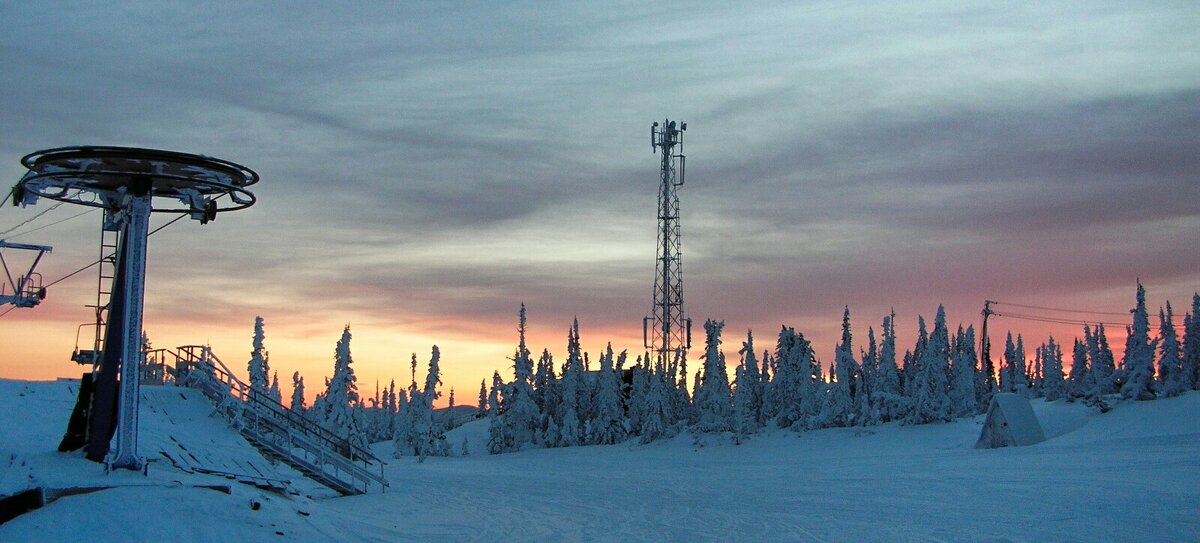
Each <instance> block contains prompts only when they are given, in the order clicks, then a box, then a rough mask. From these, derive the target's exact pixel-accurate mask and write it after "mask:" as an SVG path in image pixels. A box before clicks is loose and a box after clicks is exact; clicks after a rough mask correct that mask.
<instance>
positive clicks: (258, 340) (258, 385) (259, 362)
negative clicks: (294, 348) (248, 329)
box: [246, 317, 271, 395]
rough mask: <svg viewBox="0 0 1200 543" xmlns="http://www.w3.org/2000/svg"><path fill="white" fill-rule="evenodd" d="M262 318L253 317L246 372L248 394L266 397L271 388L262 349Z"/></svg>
mask: <svg viewBox="0 0 1200 543" xmlns="http://www.w3.org/2000/svg"><path fill="white" fill-rule="evenodd" d="M265 338H266V335H265V334H264V333H263V318H262V317H254V339H253V342H252V344H251V346H252V350H251V351H250V361H249V362H248V363H247V364H246V371H247V373H248V374H249V375H250V392H251V393H258V394H263V395H266V394H267V393H268V390H269V389H270V387H271V381H270V368H269V367H268V364H269V363H268V362H267V350H266V348H265V347H263V340H264V339H265Z"/></svg>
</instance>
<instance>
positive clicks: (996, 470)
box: [0, 283, 1200, 541]
mask: <svg viewBox="0 0 1200 543" xmlns="http://www.w3.org/2000/svg"><path fill="white" fill-rule="evenodd" d="M1150 315H1151V311H1150V309H1149V308H1148V307H1147V306H1146V303H1145V291H1144V289H1143V287H1142V286H1141V284H1140V283H1139V284H1138V286H1137V291H1136V295H1135V307H1134V310H1133V311H1132V317H1133V318H1132V324H1130V325H1129V327H1128V329H1127V330H1126V333H1127V334H1126V335H1127V338H1128V339H1126V342H1125V349H1124V355H1123V356H1121V357H1120V358H1119V359H1118V357H1115V356H1114V354H1113V350H1112V349H1111V347H1110V345H1109V341H1108V338H1107V331H1106V327H1105V326H1104V325H1103V324H1098V325H1097V326H1091V325H1089V326H1086V327H1084V328H1083V329H1081V330H1080V337H1077V338H1067V339H1065V340H1064V338H1055V337H1049V336H1047V337H1046V338H1045V339H1042V338H1025V337H1022V336H1019V335H1018V336H1017V337H1012V336H1011V335H1010V334H1003V333H1002V332H995V334H996V335H997V337H1000V336H1001V334H1003V337H1004V338H1005V339H1004V343H1003V346H1002V347H1001V346H999V345H997V349H995V350H994V351H993V352H995V353H996V355H997V358H998V359H999V361H1000V363H999V365H998V366H997V367H996V368H995V372H994V373H993V372H989V371H987V370H986V364H985V363H984V362H981V361H980V353H979V339H980V338H979V336H978V335H977V333H976V330H975V328H974V326H973V325H966V326H963V325H952V324H951V321H949V320H948V316H947V315H946V314H945V311H944V310H943V309H942V308H941V307H938V308H936V310H935V311H934V312H933V318H932V319H929V320H927V319H924V318H920V319H918V330H917V334H916V341H915V342H914V344H913V345H912V346H899V345H897V344H896V330H895V325H894V323H895V321H896V316H895V315H894V314H888V315H884V316H882V317H881V318H880V319H879V326H878V332H877V331H876V330H877V329H876V326H875V324H874V323H873V322H872V323H869V324H866V325H865V328H866V333H865V334H864V333H863V332H862V331H861V329H862V328H863V327H864V325H862V324H857V325H856V323H857V320H856V319H855V318H854V317H855V316H853V315H852V313H851V310H850V308H845V309H844V311H843V316H842V334H841V338H840V340H839V341H838V342H837V344H836V345H833V346H832V354H833V355H832V357H830V358H828V359H825V360H822V357H821V356H819V355H818V349H817V348H816V347H815V346H814V345H812V343H811V342H810V341H809V340H808V339H806V338H805V336H804V333H803V332H802V331H800V330H796V329H794V328H792V327H789V326H786V325H785V326H782V327H781V328H780V329H779V330H778V331H777V333H775V334H774V335H773V336H772V337H771V340H773V341H767V342H764V341H763V336H762V335H756V334H755V333H754V332H753V331H746V332H745V334H744V335H742V334H741V333H738V334H736V335H729V334H730V332H729V331H727V330H726V328H725V326H724V323H723V322H722V321H720V320H711V319H710V320H708V321H707V322H705V323H704V331H705V336H704V342H703V345H702V346H700V345H697V347H698V348H696V349H693V351H692V352H694V353H695V355H696V359H695V360H687V359H685V358H684V357H682V356H681V357H678V358H676V359H671V360H663V359H659V358H657V357H655V356H653V355H649V356H648V355H647V354H646V353H644V352H643V353H639V354H636V355H633V356H630V354H629V353H628V352H626V351H624V350H617V349H616V348H614V347H613V346H612V345H611V344H610V345H608V346H606V347H605V348H604V349H603V350H602V351H601V352H600V353H598V354H597V356H596V357H595V359H593V358H592V356H591V355H590V354H589V353H586V352H583V350H582V349H581V348H580V338H581V334H582V333H583V332H582V330H583V328H582V326H581V325H580V323H579V321H578V320H576V321H575V322H573V323H571V325H570V326H569V327H567V328H566V349H565V353H566V354H565V356H564V357H562V358H560V359H559V360H560V361H559V362H556V361H555V358H554V355H553V354H552V352H551V350H550V349H549V348H542V349H541V352H540V354H539V355H537V356H536V360H535V356H534V354H533V353H534V350H533V349H531V347H530V346H529V345H528V344H527V338H526V333H527V330H528V320H527V316H526V309H525V307H524V305H521V306H520V307H519V310H518V312H517V314H516V319H514V320H515V324H516V326H515V329H514V331H515V334H514V337H513V339H514V343H515V348H514V351H513V355H512V356H511V357H510V358H509V359H508V360H506V361H505V363H504V366H503V368H502V369H503V373H502V372H501V369H500V368H498V369H497V371H495V372H494V373H493V374H492V375H491V376H489V377H486V378H484V379H483V381H482V383H481V386H480V389H479V391H478V399H477V401H475V399H474V394H471V397H472V400H470V401H466V402H461V403H459V402H458V401H457V400H456V398H455V392H454V391H453V390H450V391H445V390H442V389H443V387H444V385H443V384H442V382H441V376H442V370H441V368H442V365H443V364H445V363H447V360H446V359H444V358H443V353H442V352H441V351H440V350H439V348H438V347H437V346H433V347H432V348H431V349H430V351H429V353H428V355H427V356H418V355H417V354H415V353H414V354H413V355H412V356H411V358H410V360H409V363H408V364H407V366H408V370H409V372H408V373H409V375H408V376H406V377H407V379H403V378H402V379H399V382H400V384H397V380H392V381H391V382H390V383H388V384H387V385H386V386H380V385H376V387H375V390H374V391H372V392H371V393H365V392H364V391H363V390H362V388H361V387H360V383H359V382H358V379H357V377H356V376H355V370H354V359H353V356H352V349H351V342H352V337H353V336H352V334H351V330H350V327H349V326H347V327H345V328H344V329H343V330H342V333H341V337H340V338H339V339H338V341H337V342H336V345H335V346H334V348H333V349H332V357H331V358H332V362H333V366H332V373H331V375H330V376H329V377H327V378H325V379H324V388H323V389H321V390H320V391H319V392H318V393H317V394H316V399H315V401H313V402H312V404H311V406H310V405H306V401H305V395H304V391H305V388H306V384H305V383H306V381H305V379H304V377H303V376H301V375H300V374H299V372H294V373H293V375H292V383H293V390H294V393H293V395H292V397H291V399H290V401H289V402H287V404H288V406H287V407H286V408H285V407H283V402H281V399H280V395H279V392H278V378H277V377H275V378H274V379H272V380H271V381H268V380H267V378H266V376H267V375H268V372H272V371H274V372H275V373H277V372H278V369H277V368H276V369H274V370H272V368H271V366H269V361H268V356H267V349H266V344H267V326H266V325H265V323H264V320H263V319H261V318H259V319H256V321H255V323H254V331H253V334H252V336H251V338H252V339H251V345H250V347H251V349H250V356H249V359H248V362H247V376H248V379H247V381H248V382H249V384H248V385H247V386H248V388H249V392H248V394H251V395H261V396H265V397H268V398H271V399H272V401H274V402H276V403H277V404H278V405H280V409H284V410H286V411H287V412H289V413H290V414H291V415H290V416H294V417H300V418H303V419H305V420H310V421H314V422H316V423H318V424H320V425H322V426H324V427H326V428H329V429H330V430H332V431H333V432H334V433H336V434H337V435H338V436H341V438H343V439H345V440H347V442H348V443H350V444H352V446H354V447H359V448H361V449H359V448H356V449H354V450H363V451H370V452H371V454H374V455H376V456H378V457H380V458H386V459H387V464H386V466H382V467H381V468H380V469H381V472H380V473H381V474H382V475H383V476H385V477H386V479H387V480H388V481H389V486H388V487H387V488H386V491H383V492H380V491H368V492H367V493H366V494H365V495H361V496H357V497H352V498H342V499H333V498H334V497H336V496H337V493H336V492H332V491H331V490H330V489H329V488H326V487H325V486H322V485H321V484H318V483H317V482H314V481H313V480H310V479H308V478H307V477H306V476H305V474H304V473H301V472H297V471H294V470H292V469H291V468H290V467H289V465H285V464H284V463H280V462H272V461H270V460H269V457H268V459H264V457H263V456H261V455H260V453H259V451H261V450H262V449H261V447H260V448H259V449H256V448H254V447H251V446H250V445H249V444H248V443H247V441H245V440H243V439H241V437H240V436H239V435H238V432H242V433H243V435H244V428H243V425H245V424H249V421H248V419H244V417H245V416H246V415H237V414H234V415H230V414H229V412H228V411H225V410H224V409H225V408H226V407H228V406H225V405H217V406H216V411H214V404H213V403H211V402H209V401H208V400H207V399H206V398H204V396H202V395H199V394H198V392H197V391H196V390H193V389H190V388H176V387H153V386H150V387H143V391H142V396H143V398H142V404H143V407H142V413H143V414H142V423H141V424H142V427H143V436H144V437H143V442H142V443H143V445H142V450H143V451H144V452H146V453H150V454H160V455H161V456H162V457H163V458H164V460H159V461H155V460H156V459H151V460H152V461H151V462H150V464H149V467H148V468H147V471H146V473H145V474H141V473H133V472H127V471H116V472H114V473H113V474H112V475H104V474H103V473H102V470H100V469H99V468H98V467H97V465H96V464H93V463H90V462H88V461H86V460H84V459H82V458H81V457H79V456H78V455H73V454H70V453H66V454H64V453H57V452H53V451H54V444H55V443H57V440H58V438H59V437H60V436H61V431H62V427H63V422H64V421H65V420H66V417H67V415H69V410H70V405H71V404H72V398H73V395H74V393H75V390H74V388H75V387H76V386H77V382H75V381H58V382H48V383H28V382H21V381H0V423H2V426H0V428H2V429H3V431H2V432H0V436H2V440H0V446H2V448H3V450H4V451H5V455H4V457H3V462H5V463H6V464H2V467H3V469H2V470H0V482H2V483H3V484H2V485H0V495H3V496H6V497H8V498H13V497H16V496H26V495H29V492H32V491H33V490H28V489H35V490H36V491H38V492H41V493H43V494H41V495H42V496H43V497H44V498H43V499H45V501H47V502H49V503H48V504H47V505H45V506H44V507H41V508H38V509H34V510H31V511H28V512H24V513H23V514H20V513H18V514H16V515H12V516H14V517H15V518H12V519H11V520H9V521H7V522H5V523H3V524H0V539H2V540H4V541H29V540H47V541H57V540H73V539H75V538H76V537H78V536H79V534H81V533H84V532H85V531H87V532H88V533H95V534H97V536H98V537H99V540H104V541H117V540H142V539H145V538H148V537H151V536H152V535H153V534H160V535H161V534H171V537H172V539H176V540H182V541H215V540H221V539H237V540H245V541H258V540H262V541H266V540H271V541H275V540H295V541H310V540H316V539H321V540H339V541H391V540H394V539H395V538H414V539H420V540H460V539H476V538H485V539H489V538H499V539H507V540H546V539H550V540H594V539H595V540H628V539H634V540H644V539H648V540H692V539H712V540H801V541H829V540H838V541H893V540H897V539H913V540H951V541H976V540H989V539H1004V540H1030V541H1032V540H1088V541H1098V540H1110V541H1184V540H1192V539H1194V537H1195V535H1196V534H1197V533H1200V520H1198V518H1197V516H1196V511H1195V508H1194V507H1192V506H1191V505H1189V504H1194V503H1200V466H1198V465H1197V463H1196V462H1195V461H1194V460H1193V459H1194V458H1196V457H1197V455H1198V454H1200V417H1197V416H1196V415H1197V414H1200V392H1196V390H1197V388H1198V386H1200V319H1197V315H1200V295H1195V296H1193V299H1192V300H1191V304H1190V306H1189V307H1188V309H1187V310H1186V311H1185V313H1184V316H1183V318H1182V323H1181V324H1180V323H1176V322H1175V314H1174V308H1173V307H1172V306H1171V305H1170V304H1166V305H1165V306H1164V307H1162V308H1161V309H1160V311H1159V312H1158V318H1157V319H1156V320H1157V323H1156V324H1157V326H1154V324H1155V323H1152V321H1151V318H1150ZM756 340H757V343H756ZM146 343H147V344H148V343H149V342H148V340H147V341H146ZM764 343H766V344H764ZM771 343H773V345H772V344H771ZM1035 344H1036V346H1034V347H1032V348H1031V349H1030V348H1029V347H1027V345H1030V346H1032V345H1035ZM731 345H732V346H731ZM1030 354H1032V356H1030ZM727 356H728V358H727ZM689 362H690V365H689ZM451 363H452V362H451ZM276 365H277V367H278V365H279V362H276ZM689 367H690V368H693V369H694V370H695V371H694V373H689V370H688V368H689ZM405 381H407V382H408V384H407V385H405V384H404V382H405ZM308 382H309V383H311V382H312V381H311V379H310V380H309V381H308ZM307 386H312V385H311V384H310V385H307ZM997 393H1012V394H1016V395H1020V396H1024V397H1025V398H1027V399H1029V401H1030V402H1031V405H1032V407H1033V413H1034V414H1035V416H1036V419H1037V420H1038V421H1039V424H1040V425H1041V427H1042V429H1043V430H1044V434H1045V437H1046V438H1047V440H1046V441H1044V442H1041V443H1038V444H1035V445H1032V446H1027V447H1009V448H1002V449H976V448H975V442H976V439H977V438H978V437H979V435H980V431H981V428H982V425H983V418H984V417H983V413H984V412H985V410H986V409H987V407H988V405H989V402H990V400H991V397H992V396H993V395H994V394H997ZM443 396H445V397H446V400H447V401H448V403H449V407H448V408H442V409H435V407H434V403H435V401H437V400H438V399H439V398H442V397H443ZM460 397H461V396H460ZM1147 400H1155V401H1147ZM472 404H474V405H472ZM235 413H236V411H235ZM239 417H242V418H239ZM158 451H160V452H158ZM181 455H182V456H181ZM213 465H220V466H225V469H227V470H232V471H221V470H212V469H209V468H202V467H201V466H209V467H211V466H213ZM187 466H192V467H191V468H188V469H183V468H186V467H187ZM181 470H182V471H181ZM249 471H253V472H254V473H255V474H256V475H255V476H253V477H250V476H248V475H246V473H247V472H249ZM229 481H235V482H232V483H231V482H229ZM238 482H241V483H246V484H237V483H238ZM279 485H282V486H279ZM83 489H91V490H83ZM214 490H215V491H214ZM76 494H78V495H76ZM6 499H7V498H6ZM13 499H15V498H13ZM6 504H7V505H6V508H7V507H11V504H10V503H8V502H6ZM931 509H933V510H936V511H937V513H936V514H930V513H929V511H930V510H931ZM6 510H8V509H6ZM96 511H105V512H106V516H107V517H108V518H109V520H110V522H105V523H100V525H99V526H97V525H96V523H95V522H94V521H92V520H88V519H92V518H94V513H95V512H96ZM167 511H169V513H166V512H167ZM160 512H161V513H160Z"/></svg>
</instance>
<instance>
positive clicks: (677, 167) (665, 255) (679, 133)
mask: <svg viewBox="0 0 1200 543" xmlns="http://www.w3.org/2000/svg"><path fill="white" fill-rule="evenodd" d="M685 130H687V123H679V124H678V125H676V123H675V121H672V120H670V119H666V120H664V121H663V123H662V125H661V126H660V125H659V124H658V123H657V122H656V123H654V124H652V125H650V148H651V150H654V151H658V152H659V153H660V155H659V156H660V157H661V159H660V162H661V164H660V168H659V186H658V245H657V249H656V251H657V253H658V254H657V257H656V259H655V270H654V309H653V312H652V314H651V316H649V317H646V318H644V319H642V342H643V344H644V346H645V348H646V349H652V350H654V352H657V353H658V357H659V360H661V361H662V362H663V363H669V362H671V361H673V360H675V358H676V357H678V356H679V355H681V354H683V353H686V352H687V350H688V349H690V348H691V347H692V320H691V319H689V318H687V317H686V316H685V314H684V312H683V260H682V251H681V245H680V242H679V193H678V189H679V187H681V186H683V174H684V166H685V163H686V157H684V156H683V132H684V131H685Z"/></svg>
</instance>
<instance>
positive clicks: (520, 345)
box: [492, 304, 540, 452]
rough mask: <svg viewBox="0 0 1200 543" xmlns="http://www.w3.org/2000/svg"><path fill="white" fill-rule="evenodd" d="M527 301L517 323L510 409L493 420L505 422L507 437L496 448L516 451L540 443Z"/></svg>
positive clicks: (508, 397) (508, 398)
mask: <svg viewBox="0 0 1200 543" xmlns="http://www.w3.org/2000/svg"><path fill="white" fill-rule="evenodd" d="M525 330H526V320H525V304H521V311H520V313H519V315H518V324H517V336H518V342H517V351H516V353H514V354H513V358H512V360H513V380H512V382H511V383H509V384H508V387H507V388H506V389H505V390H504V396H505V400H506V403H507V409H506V410H505V411H504V413H502V414H501V415H500V416H499V417H496V418H494V419H492V422H493V423H499V424H502V425H504V426H505V428H504V430H503V432H502V433H503V435H504V436H505V440H504V441H503V442H502V443H501V444H499V447H498V450H497V451H495V452H505V451H516V450H521V449H524V448H527V447H533V446H536V445H537V440H538V438H539V437H540V436H538V432H537V430H538V422H539V420H538V416H539V413H538V407H537V403H536V402H534V399H533V359H532V358H530V356H529V354H530V353H529V349H528V348H527V347H526V346H525Z"/></svg>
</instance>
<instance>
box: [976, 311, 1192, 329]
mask: <svg viewBox="0 0 1200 543" xmlns="http://www.w3.org/2000/svg"><path fill="white" fill-rule="evenodd" d="M992 315H994V316H997V317H1006V318H1010V319H1018V320H1026V321H1034V322H1044V323H1049V324H1072V325H1075V326H1084V325H1099V324H1103V325H1104V326H1109V327H1112V326H1120V327H1125V326H1133V324H1132V323H1128V322H1101V321H1084V320H1074V319H1065V318H1057V317H1045V316H1041V315H1027V314H1024V313H1000V312H998V311H994V312H992ZM1173 327H1174V328H1177V329H1180V330H1182V329H1183V328H1184V326H1183V325H1182V324H1175V325H1173Z"/></svg>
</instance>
